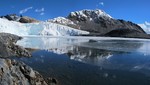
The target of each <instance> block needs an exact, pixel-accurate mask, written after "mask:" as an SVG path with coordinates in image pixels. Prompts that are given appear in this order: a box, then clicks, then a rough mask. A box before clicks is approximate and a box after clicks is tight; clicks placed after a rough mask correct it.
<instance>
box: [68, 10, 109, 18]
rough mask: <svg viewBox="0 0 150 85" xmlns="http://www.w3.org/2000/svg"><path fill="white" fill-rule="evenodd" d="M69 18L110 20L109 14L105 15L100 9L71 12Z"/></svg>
mask: <svg viewBox="0 0 150 85" xmlns="http://www.w3.org/2000/svg"><path fill="white" fill-rule="evenodd" d="M69 17H78V18H91V19H95V18H98V17H107V18H112V17H111V16H110V15H109V14H107V13H106V12H104V11H103V10H100V9H96V10H89V9H85V10H81V11H75V12H71V13H70V14H69Z"/></svg>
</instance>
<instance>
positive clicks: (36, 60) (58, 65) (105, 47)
mask: <svg viewBox="0 0 150 85" xmlns="http://www.w3.org/2000/svg"><path fill="white" fill-rule="evenodd" d="M91 39H92V40H91ZM17 44H19V45H21V46H23V47H27V48H37V49H41V50H39V51H35V52H33V57H32V58H29V59H27V58H21V60H22V61H24V62H25V63H26V64H28V65H29V66H31V67H33V68H34V69H36V70H37V71H39V72H41V73H42V74H43V75H46V76H47V75H49V76H53V77H56V78H58V80H60V82H61V83H62V82H63V84H62V85H91V84H90V83H92V82H94V83H92V85H99V84H102V85H109V84H106V83H107V82H110V81H113V82H112V84H110V85H122V82H123V83H124V84H125V85H133V84H134V85H141V84H142V85H147V84H148V85H149V84H150V82H149V76H150V53H149V50H150V48H149V46H150V41H149V40H135V39H133V40H132V39H129V40H128V39H118V38H117V39H114V38H84V37H78V38H75V37H73V38H72V37H71V38H69V37H45V38H40V37H32V38H28V37H26V38H24V39H23V40H21V41H19V42H18V43H17ZM145 75H146V76H145ZM147 76H148V77H147ZM89 77H90V78H91V79H90V80H89ZM81 78H82V79H81ZM105 78H107V79H105ZM100 79H101V80H100ZM77 80H78V81H79V82H81V83H77V82H76V81H77ZM124 80H126V81H124ZM64 81H66V82H64ZM83 81H84V82H83ZM138 81H139V82H138ZM88 82H89V83H88ZM102 82H103V83H102ZM130 82H132V83H130ZM82 83H84V84H82Z"/></svg>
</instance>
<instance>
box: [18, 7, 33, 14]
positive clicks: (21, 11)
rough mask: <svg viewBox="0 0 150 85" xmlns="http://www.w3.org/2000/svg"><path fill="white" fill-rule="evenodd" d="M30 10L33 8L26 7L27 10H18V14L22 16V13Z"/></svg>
mask: <svg viewBox="0 0 150 85" xmlns="http://www.w3.org/2000/svg"><path fill="white" fill-rule="evenodd" d="M30 9H33V7H28V8H25V9H23V10H20V12H19V13H20V14H23V13H26V12H27V11H28V10H30Z"/></svg>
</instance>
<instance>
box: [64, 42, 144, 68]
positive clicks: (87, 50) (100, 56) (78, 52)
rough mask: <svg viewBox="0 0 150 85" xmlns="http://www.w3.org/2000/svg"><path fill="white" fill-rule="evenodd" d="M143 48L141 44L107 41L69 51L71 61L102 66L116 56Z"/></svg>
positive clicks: (82, 45) (82, 44)
mask: <svg viewBox="0 0 150 85" xmlns="http://www.w3.org/2000/svg"><path fill="white" fill-rule="evenodd" d="M141 46H142V43H140V42H137V41H136V42H133V41H132V42H130V41H116V40H114V41H113V40H105V41H97V42H86V43H80V44H78V46H74V47H73V48H72V50H68V53H67V54H68V56H69V57H70V59H73V60H77V61H81V62H84V63H91V64H96V65H100V64H102V63H106V61H107V59H109V58H110V57H112V56H113V55H116V54H124V53H126V54H127V53H130V52H133V51H135V50H137V49H138V48H140V47H141Z"/></svg>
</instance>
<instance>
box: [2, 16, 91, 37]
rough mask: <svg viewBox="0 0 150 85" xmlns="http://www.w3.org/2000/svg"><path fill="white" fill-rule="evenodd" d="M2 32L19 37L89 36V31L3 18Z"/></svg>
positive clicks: (49, 23)
mask: <svg viewBox="0 0 150 85" xmlns="http://www.w3.org/2000/svg"><path fill="white" fill-rule="evenodd" d="M0 32H4V33H11V34H16V35H19V36H33V35H35V36H37V35H41V36H75V35H80V34H89V32H87V31H82V30H78V29H74V28H71V27H68V26H64V25H60V24H56V23H52V22H39V23H19V22H15V21H9V20H6V19H1V18H0Z"/></svg>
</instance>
